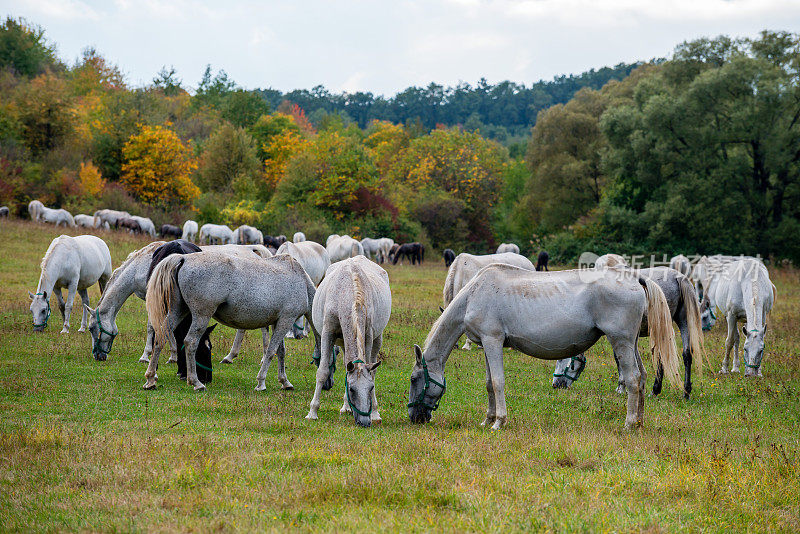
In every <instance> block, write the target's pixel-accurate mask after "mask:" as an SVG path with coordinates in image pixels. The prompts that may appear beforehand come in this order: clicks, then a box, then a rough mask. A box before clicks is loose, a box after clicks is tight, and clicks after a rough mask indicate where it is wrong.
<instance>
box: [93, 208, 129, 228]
mask: <svg viewBox="0 0 800 534" xmlns="http://www.w3.org/2000/svg"><path fill="white" fill-rule="evenodd" d="M130 216H131V214H130V213H128V212H127V211H119V210H107V209H106V210H97V211H96V212H94V227H95V228H100V227H103V226H104V224H107V225H108V227H109V228H114V227H116V226H117V219H128V218H130Z"/></svg>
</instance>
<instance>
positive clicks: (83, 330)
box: [78, 327, 86, 332]
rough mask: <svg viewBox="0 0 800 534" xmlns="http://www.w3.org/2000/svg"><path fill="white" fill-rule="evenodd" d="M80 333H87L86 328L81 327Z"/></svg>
mask: <svg viewBox="0 0 800 534" xmlns="http://www.w3.org/2000/svg"><path fill="white" fill-rule="evenodd" d="M78 332H86V328H84V327H80V328H78Z"/></svg>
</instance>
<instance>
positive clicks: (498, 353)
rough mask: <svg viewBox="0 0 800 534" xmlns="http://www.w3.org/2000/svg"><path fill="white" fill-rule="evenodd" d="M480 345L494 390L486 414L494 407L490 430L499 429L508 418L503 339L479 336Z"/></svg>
mask: <svg viewBox="0 0 800 534" xmlns="http://www.w3.org/2000/svg"><path fill="white" fill-rule="evenodd" d="M481 345H483V353H484V355H485V356H486V367H487V368H488V370H489V374H490V377H489V380H491V382H492V390H493V391H494V406H492V404H491V402H490V404H489V409H488V410H487V414H486V415H487V419H488V416H489V411H490V410H492V409H494V423H493V424H492V430H499V429H500V428H502V427H503V426H504V425H505V424H506V420H507V419H508V411H507V410H506V376H505V371H504V369H503V340H502V339H499V338H494V337H488V336H486V337H481ZM486 389H487V391H488V389H489V388H488V387H487V388H486ZM490 397H491V395H490Z"/></svg>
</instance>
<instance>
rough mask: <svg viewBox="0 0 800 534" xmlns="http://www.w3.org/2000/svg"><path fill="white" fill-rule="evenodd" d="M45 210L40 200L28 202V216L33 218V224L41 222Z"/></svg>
mask: <svg viewBox="0 0 800 534" xmlns="http://www.w3.org/2000/svg"><path fill="white" fill-rule="evenodd" d="M43 209H44V204H42V203H41V202H40V201H39V200H31V201H30V202H28V214H29V215H30V216H31V220H32V221H33V222H39V219H40V217H41V215H42V210H43Z"/></svg>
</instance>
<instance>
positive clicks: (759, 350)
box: [742, 325, 767, 376]
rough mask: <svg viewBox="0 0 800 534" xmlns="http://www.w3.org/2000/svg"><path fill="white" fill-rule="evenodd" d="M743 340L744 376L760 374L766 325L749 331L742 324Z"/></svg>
mask: <svg viewBox="0 0 800 534" xmlns="http://www.w3.org/2000/svg"><path fill="white" fill-rule="evenodd" d="M742 333H743V334H744V336H745V340H744V364H745V371H744V376H760V372H761V369H760V368H761V360H762V359H763V358H764V336H765V335H766V334H767V325H764V326H763V327H761V328H753V329H751V330H750V331H748V330H747V327H746V326H742Z"/></svg>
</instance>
